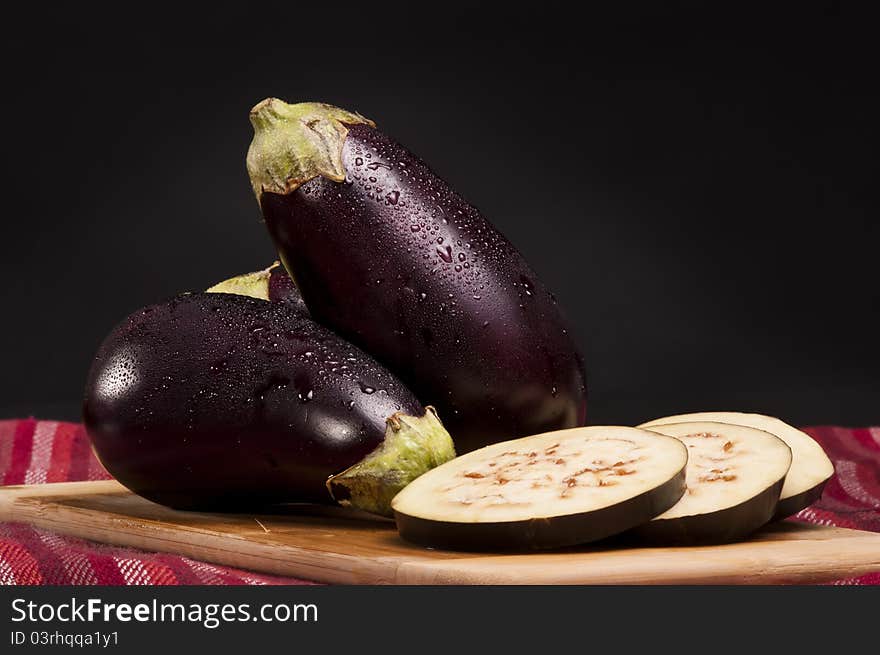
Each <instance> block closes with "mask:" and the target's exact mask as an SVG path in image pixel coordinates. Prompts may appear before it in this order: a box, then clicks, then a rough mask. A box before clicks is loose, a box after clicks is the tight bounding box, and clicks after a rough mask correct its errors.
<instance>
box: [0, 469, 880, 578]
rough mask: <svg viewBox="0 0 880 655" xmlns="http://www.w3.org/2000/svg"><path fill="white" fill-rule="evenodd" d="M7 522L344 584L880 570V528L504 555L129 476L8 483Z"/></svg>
mask: <svg viewBox="0 0 880 655" xmlns="http://www.w3.org/2000/svg"><path fill="white" fill-rule="evenodd" d="M0 520H2V521H17V522H23V523H28V524H30V525H33V526H36V527H39V528H44V529H48V530H52V531H55V532H58V533H61V534H66V535H71V536H76V537H82V538H85V539H91V540H94V541H98V542H102V543H107V544H114V545H118V546H131V547H136V548H142V549H145V550H154V551H163V552H169V553H176V554H179V555H186V556H188V557H193V558H196V559H201V560H205V561H208V562H214V563H217V564H225V565H229V566H237V567H241V568H246V569H252V570H255V571H262V572H265V573H274V574H278V575H289V576H295V577H299V578H306V579H310V580H315V581H319V582H329V583H344V584H773V583H812V582H822V581H829V580H836V579H841V578H847V577H853V576H858V575H862V574H864V573H868V572H872V571H878V570H880V534H875V533H871V532H862V531H858V530H846V529H842V528H829V527H822V526H814V525H805V524H801V523H793V522H783V523H779V524H776V525H773V526H770V527H768V528H765V529H764V530H763V531H761V532H760V533H759V534H757V535H755V536H754V537H753V538H752V539H750V540H749V541H745V542H742V543H737V544H729V545H724V546H706V547H699V548H661V547H654V548H643V547H626V546H623V545H621V544H619V543H618V544H616V545H614V544H605V545H602V546H589V547H582V548H578V549H567V550H565V551H556V552H543V553H526V554H495V553H482V554H475V553H457V552H450V551H440V550H429V549H425V548H420V547H418V546H413V545H410V544H407V543H406V542H404V541H402V540H401V539H400V538H399V537H398V536H397V532H396V530H395V528H394V523H393V522H391V521H383V520H376V519H373V518H371V517H369V516H367V515H364V514H357V513H355V512H349V511H347V510H344V509H342V508H333V507H328V508H319V507H311V506H290V507H285V508H281V509H279V510H277V511H276V512H275V513H269V514H259V515H250V514H247V515H246V514H207V513H196V512H179V511H175V510H171V509H168V508H165V507H162V506H160V505H156V504H154V503H151V502H149V501H147V500H144V499H143V498H140V497H138V496H135V495H133V494H132V493H130V492H129V491H127V490H126V489H125V488H123V487H122V486H121V485H119V484H118V483H117V482H114V481H105V482H65V483H58V484H42V485H23V486H12V487H3V488H2V489H0Z"/></svg>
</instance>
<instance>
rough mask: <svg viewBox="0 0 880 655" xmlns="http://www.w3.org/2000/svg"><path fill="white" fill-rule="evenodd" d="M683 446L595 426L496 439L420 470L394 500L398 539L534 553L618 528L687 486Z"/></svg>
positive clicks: (662, 506) (660, 507) (653, 511)
mask: <svg viewBox="0 0 880 655" xmlns="http://www.w3.org/2000/svg"><path fill="white" fill-rule="evenodd" d="M687 459H688V454H687V449H686V448H685V447H684V444H682V442H681V441H679V440H678V439H674V438H671V437H666V436H663V435H658V434H655V433H652V432H648V431H645V430H638V429H636V428H625V427H605V426H592V427H587V428H574V429H569V430H560V431H556V432H550V433H546V434H540V435H535V436H531V437H526V438H523V439H517V440H513V441H507V442H502V443H497V444H494V445H491V446H486V447H484V448H482V449H479V450H475V451H472V452H470V453H468V454H466V455H463V456H461V457H458V458H457V459H454V460H452V461H451V462H448V463H446V464H443V465H442V466H438V467H437V468H435V469H433V470H431V471H429V472H427V473H425V474H424V475H422V476H421V477H420V478H418V479H417V480H415V481H414V482H413V483H411V484H410V485H409V486H408V487H406V488H404V489H403V491H401V492H400V493H399V494H397V496H395V498H394V500H393V501H392V508H393V509H394V517H395V520H396V522H397V528H398V531H399V532H400V536H401V537H403V538H404V539H406V540H408V541H412V542H415V543H418V544H422V545H425V546H435V547H441V548H452V549H457V550H535V549H544V548H558V547H562V546H572V545H575V544H582V543H587V542H591V541H596V540H598V539H603V538H605V537H609V536H611V535H614V534H617V533H621V532H624V531H625V530H628V529H630V528H632V527H634V526H636V525H639V524H640V523H645V522H646V521H649V520H651V519H652V518H653V517H655V516H657V515H658V514H661V513H663V512H665V511H666V510H667V509H669V508H670V507H672V506H673V505H674V504H675V503H676V502H677V501H678V500H679V499H680V498H681V496H682V494H683V493H684V490H685V466H686V463H687Z"/></svg>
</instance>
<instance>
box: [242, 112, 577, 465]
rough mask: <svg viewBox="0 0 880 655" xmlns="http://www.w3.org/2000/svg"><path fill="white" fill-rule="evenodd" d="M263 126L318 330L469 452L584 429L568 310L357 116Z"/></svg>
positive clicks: (260, 151) (272, 193)
mask: <svg viewBox="0 0 880 655" xmlns="http://www.w3.org/2000/svg"><path fill="white" fill-rule="evenodd" d="M251 122H252V123H253V126H254V132H255V135H254V140H253V142H252V143H251V146H250V150H249V151H248V159H247V163H248V172H249V174H250V177H251V182H252V185H253V188H254V192H255V193H256V195H257V199H258V201H259V203H260V207H261V209H262V212H263V216H264V218H265V221H266V225H267V227H268V229H269V232H270V234H271V236H272V239H273V241H274V243H275V246H276V248H277V249H278V252H279V256H280V258H281V261H282V262H283V264H284V265H285V267H286V268H287V270H288V271H289V272H290V274H291V276H292V277H293V279H294V282H295V283H296V285H297V287H298V288H299V290H300V292H301V293H302V295H303V298H304V299H305V302H306V304H307V305H308V307H309V310H310V311H311V313H312V315H313V316H314V317H315V320H317V321H318V322H320V323H321V324H323V325H326V326H327V327H329V328H331V329H333V330H334V331H335V332H337V333H338V334H340V335H342V336H343V337H345V338H346V339H348V340H350V341H352V342H353V343H355V344H357V345H359V346H360V347H362V348H363V349H364V350H366V351H367V352H369V353H370V354H372V355H374V356H375V357H376V358H377V359H378V360H379V361H381V362H382V363H383V364H385V365H386V366H388V367H389V368H390V369H391V370H392V371H394V372H395V373H396V374H397V375H398V376H400V378H401V379H402V380H403V381H404V382H405V383H406V384H407V385H409V387H410V388H411V389H413V391H414V392H415V393H417V394H419V395H420V396H422V397H425V398H432V399H433V400H434V401H435V403H436V405H437V407H438V409H439V410H440V413H441V415H442V416H443V417H444V421H445V422H446V424H447V426H448V427H449V429H450V431H451V432H452V433H453V434H454V435H455V440H456V448H457V450H458V451H459V452H467V451H470V450H473V449H475V448H478V447H481V446H484V445H486V444H489V443H493V442H496V441H500V440H506V439H512V438H515V437H520V436H524V435H529V434H536V433H540V432H548V431H552V430H557V429H562V428H569V427H575V426H579V425H583V424H584V423H585V420H586V398H587V392H586V381H585V373H584V364H583V360H582V358H581V355H580V354H579V352H578V349H577V347H576V346H575V344H574V342H573V340H572V338H571V336H570V335H569V333H568V332H567V329H566V326H565V322H564V321H563V318H562V316H561V313H560V310H559V307H558V306H557V302H556V299H555V297H554V296H553V295H552V294H551V293H550V292H549V291H548V290H547V289H546V288H545V287H544V285H543V284H541V282H540V281H539V280H538V278H537V277H536V275H535V273H534V271H533V270H532V269H531V268H530V267H529V265H528V264H527V263H526V262H525V260H524V259H523V257H522V255H521V254H520V253H519V252H518V251H517V250H516V249H515V248H514V247H513V245H512V244H511V243H510V242H509V241H508V240H507V239H506V238H505V237H504V236H503V235H502V234H501V233H500V232H499V231H498V230H497V229H495V228H494V227H493V226H492V224H491V223H489V221H488V220H487V219H486V218H485V217H484V216H482V214H480V212H479V211H478V210H477V209H476V208H474V207H473V206H471V205H469V204H468V203H467V202H466V201H465V200H464V199H463V198H461V196H459V195H458V194H457V193H455V192H454V191H453V190H452V189H451V188H450V187H449V185H448V184H446V183H445V182H444V181H443V180H441V179H440V178H438V177H437V176H436V175H435V174H434V173H433V171H431V169H430V168H428V166H427V165H426V164H425V163H424V162H423V161H421V160H420V159H419V158H417V157H416V156H415V155H413V154H412V153H410V152H409V151H408V150H406V149H405V148H403V147H402V146H401V145H399V144H398V143H396V142H395V141H394V140H392V139H391V138H389V137H388V136H386V135H385V134H383V133H382V132H380V131H379V130H377V129H376V128H375V125H374V123H373V122H372V121H369V120H367V119H366V118H364V117H363V116H360V115H359V114H356V113H352V112H348V111H345V110H342V109H339V108H336V107H332V106H329V105H324V104H319V103H301V104H295V105H289V104H287V103H284V102H282V101H280V100H277V99H273V98H270V99H267V100H264V101H263V102H261V103H260V104H258V105H257V106H256V107H254V109H253V110H252V111H251ZM537 229H540V228H537Z"/></svg>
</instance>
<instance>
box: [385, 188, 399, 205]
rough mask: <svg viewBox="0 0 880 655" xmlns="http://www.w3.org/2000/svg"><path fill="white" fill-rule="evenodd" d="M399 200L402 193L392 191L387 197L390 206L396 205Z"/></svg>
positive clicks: (386, 200)
mask: <svg viewBox="0 0 880 655" xmlns="http://www.w3.org/2000/svg"><path fill="white" fill-rule="evenodd" d="M398 198H400V191H390V192H389V193H388V194H387V195H386V196H385V202H387V203H388V204H389V205H396V204H397V200H398Z"/></svg>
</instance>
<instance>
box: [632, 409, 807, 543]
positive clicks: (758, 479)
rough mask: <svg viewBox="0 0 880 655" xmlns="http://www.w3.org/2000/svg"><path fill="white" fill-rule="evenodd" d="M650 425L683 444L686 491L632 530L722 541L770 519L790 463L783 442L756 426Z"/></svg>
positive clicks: (669, 539) (672, 538) (680, 539)
mask: <svg viewBox="0 0 880 655" xmlns="http://www.w3.org/2000/svg"><path fill="white" fill-rule="evenodd" d="M651 429H652V430H654V431H656V432H659V433H661V434H665V435H668V436H670V437H675V438H676V439H680V440H681V441H682V443H684V444H685V446H687V449H688V464H687V491H685V494H684V496H682V498H681V500H679V501H678V503H676V504H675V505H674V506H673V507H671V508H670V509H669V510H667V511H666V512H664V513H663V514H661V515H659V516H657V517H656V518H655V519H654V520H652V521H650V522H649V523H647V524H645V525H643V526H640V527H638V528H636V531H635V532H636V534H638V535H639V536H642V537H645V538H649V539H652V540H656V541H662V542H664V543H679V544H700V543H722V542H727V541H733V540H735V539H740V538H742V537H745V536H747V535H748V534H751V533H752V532H754V531H755V530H757V529H758V528H760V527H761V526H763V525H764V524H766V523H768V522H769V521H770V520H771V519H772V517H773V514H774V512H775V510H776V505H777V503H778V501H779V494H780V491H781V490H782V485H783V482H784V480H785V476H786V473H788V471H789V468H790V466H791V461H792V455H791V449H790V448H789V447H788V445H786V443H785V442H784V441H782V440H781V439H779V438H777V437H775V436H774V435H772V434H770V433H768V432H764V431H762V430H757V429H755V428H749V427H744V426H740V425H728V424H725V423H713V422H708V421H703V422H692V423H672V424H668V425H657V426H652V427H651Z"/></svg>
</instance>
